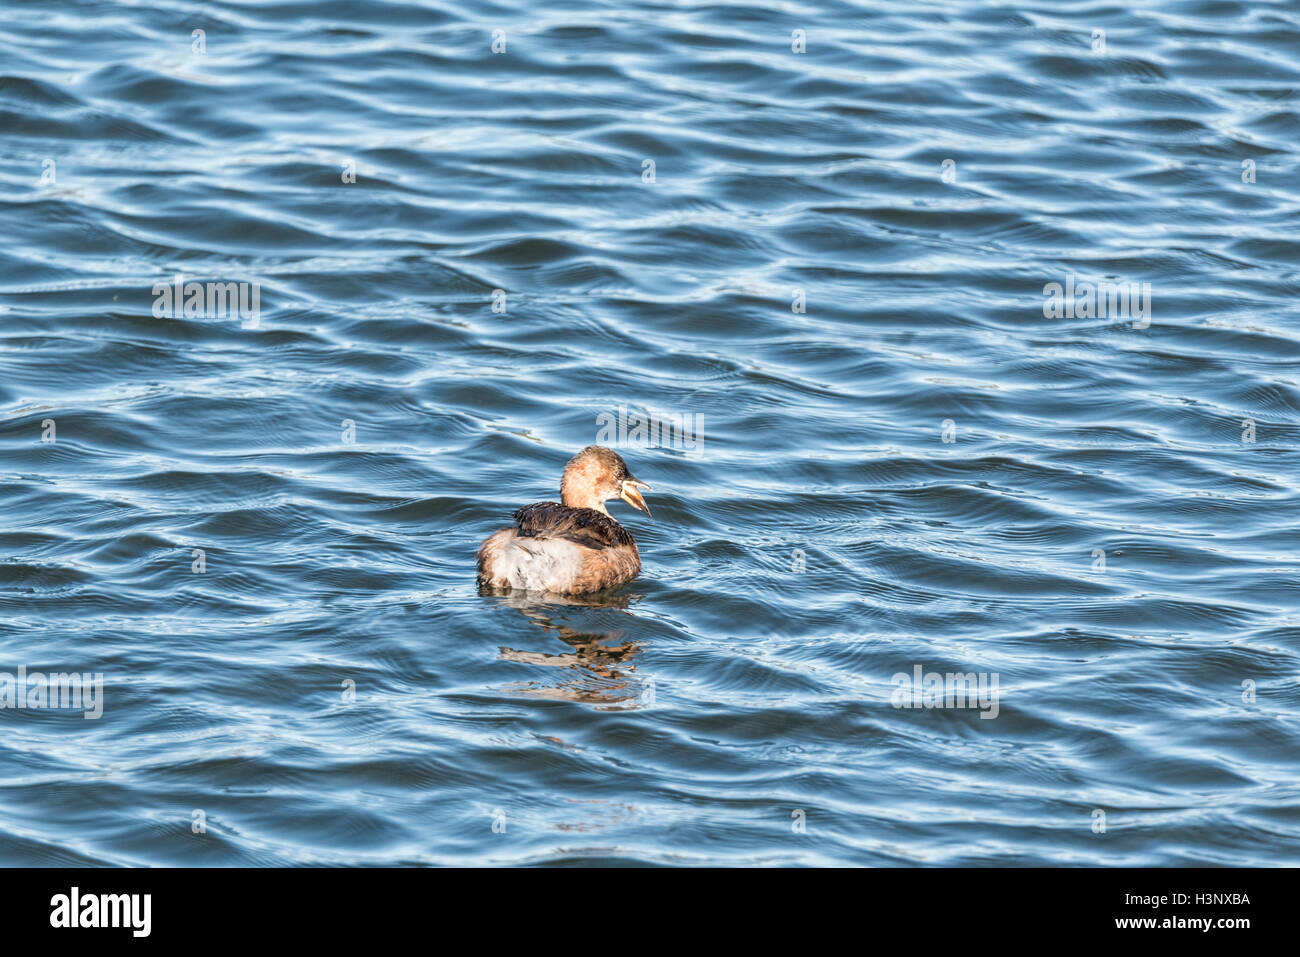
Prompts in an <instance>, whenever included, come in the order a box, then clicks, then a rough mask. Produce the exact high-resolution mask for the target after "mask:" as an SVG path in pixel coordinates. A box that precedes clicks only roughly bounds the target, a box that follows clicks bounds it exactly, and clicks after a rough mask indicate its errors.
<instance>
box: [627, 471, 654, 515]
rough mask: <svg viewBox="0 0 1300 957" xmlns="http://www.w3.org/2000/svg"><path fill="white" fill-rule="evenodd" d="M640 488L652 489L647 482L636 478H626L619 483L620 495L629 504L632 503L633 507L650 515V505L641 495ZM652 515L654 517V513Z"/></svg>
mask: <svg viewBox="0 0 1300 957" xmlns="http://www.w3.org/2000/svg"><path fill="white" fill-rule="evenodd" d="M640 489H645V490H646V491H647V492H648V491H650V486H649V485H646V484H645V482H641V481H638V480H637V479H634V478H628V479H624V480H623V481H622V482H621V483H620V484H619V487H618V497H619V498H621V499H622V500H623V501H625V502H627V504H629V505H631V506H632V507H633V508H639V509H641V511H643V512H645V513H646V514H647V515H650V506H649V505H647V504H646V503H645V499H643V498H642V497H641V492H640V491H639V490H640ZM650 517H651V518H654V516H653V515H650Z"/></svg>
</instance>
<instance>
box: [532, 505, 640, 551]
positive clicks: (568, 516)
mask: <svg viewBox="0 0 1300 957" xmlns="http://www.w3.org/2000/svg"><path fill="white" fill-rule="evenodd" d="M515 521H516V522H518V523H519V534H520V535H522V536H524V537H525V538H563V539H567V540H568V541H570V542H574V543H576V544H578V545H585V546H587V547H588V548H613V547H614V546H616V545H633V544H635V543H634V542H633V540H632V536H631V535H629V534H628V531H627V529H625V528H624V527H623V526H622V525H620V524H619V523H618V522H616V521H614V520H613V519H612V518H610V517H609V516H608V515H606V514H604V513H603V512H598V511H596V510H595V509H594V508H570V507H569V506H568V505H561V504H560V503H559V502H538V503H537V504H536V505H525V506H524V507H523V508H521V509H519V511H517V512H515Z"/></svg>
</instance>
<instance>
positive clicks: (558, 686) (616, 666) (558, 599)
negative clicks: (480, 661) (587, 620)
mask: <svg viewBox="0 0 1300 957" xmlns="http://www.w3.org/2000/svg"><path fill="white" fill-rule="evenodd" d="M481 591H482V594H484V595H494V596H495V597H496V598H497V600H498V601H499V602H500V603H501V604H503V605H507V606H509V607H511V608H513V609H515V610H516V611H518V612H519V613H520V614H521V615H523V616H524V617H525V618H527V619H528V620H529V621H531V622H532V623H533V624H535V625H537V626H538V627H539V628H541V629H542V631H543V632H544V633H546V634H547V635H548V636H550V635H554V636H556V637H558V638H559V639H560V640H561V641H563V642H564V643H565V644H567V645H568V646H569V647H570V649H571V650H569V651H564V652H547V651H531V650H524V649H517V648H507V647H502V648H501V660H502V661H510V662H514V663H516V664H522V665H540V666H544V667H548V668H559V669H562V671H561V674H560V678H559V680H558V681H556V682H544V681H537V680H532V681H522V682H516V683H513V684H510V685H507V686H505V687H504V688H503V689H502V690H503V691H507V692H509V693H511V694H519V695H525V696H528V697H533V698H552V699H556V700H562V701H576V702H579V703H581V704H589V705H594V706H596V707H597V708H598V709H600V710H615V709H617V710H636V709H639V708H645V707H648V706H649V705H651V704H653V702H654V679H653V678H652V677H649V676H645V675H640V674H637V668H636V661H635V659H636V657H637V656H638V655H640V654H641V651H642V645H641V644H640V643H638V642H636V641H625V640H623V639H624V635H625V632H624V630H623V629H615V630H610V631H584V630H582V629H581V628H575V627H573V625H571V624H568V623H566V622H565V621H562V620H560V616H561V615H583V614H584V612H585V611H586V610H593V611H599V610H601V609H613V610H616V611H618V612H621V613H623V614H626V615H627V616H628V617H629V618H631V619H633V620H634V621H635V620H636V616H635V615H633V614H632V613H631V611H630V610H629V608H630V607H631V606H632V605H634V604H635V603H637V602H639V601H640V600H641V598H642V597H643V596H642V595H639V594H633V595H629V594H626V593H622V594H617V595H608V596H589V595H587V596H579V595H552V594H547V593H537V592H520V591H512V592H510V593H508V594H505V595H496V594H495V593H494V592H492V591H490V590H488V589H482V590H481Z"/></svg>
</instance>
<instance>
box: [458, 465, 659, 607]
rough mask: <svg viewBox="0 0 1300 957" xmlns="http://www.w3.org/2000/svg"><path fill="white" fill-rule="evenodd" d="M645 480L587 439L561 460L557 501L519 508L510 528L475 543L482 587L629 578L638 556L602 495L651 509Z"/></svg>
mask: <svg viewBox="0 0 1300 957" xmlns="http://www.w3.org/2000/svg"><path fill="white" fill-rule="evenodd" d="M649 487H650V486H648V485H646V484H645V483H644V482H642V481H639V480H638V479H635V478H633V477H632V475H631V473H630V472H628V470H627V463H626V462H624V461H623V459H622V457H621V456H620V455H619V454H618V453H617V452H614V451H612V450H610V449H607V448H602V447H601V446H599V445H589V446H587V447H586V448H585V449H583V450H582V451H581V452H579V453H578V454H577V455H575V456H574V457H573V458H572V459H570V460H569V464H568V465H566V466H565V467H564V475H563V476H562V478H561V479H560V498H561V501H560V502H538V503H537V504H535V505H527V506H525V507H524V508H521V509H519V510H518V511H517V512H515V513H514V518H515V523H516V524H515V527H514V528H503V529H501V531H499V532H497V533H495V534H494V535H492V536H490V537H489V538H488V539H487V541H485V542H484V543H483V545H482V547H480V548H479V550H478V583H479V585H480V587H482V588H488V589H508V588H511V589H513V588H518V589H524V590H527V591H549V592H556V593H559V594H569V595H579V594H584V593H587V592H598V591H605V590H606V589H610V588H617V587H618V586H620V585H625V584H627V583H628V582H630V581H631V580H632V579H633V578H635V577H636V576H637V575H638V574H640V572H641V555H640V553H639V552H638V551H637V548H636V541H635V540H633V538H632V536H631V534H630V533H629V532H628V530H627V529H625V528H624V527H623V526H622V525H620V524H619V523H618V522H616V521H615V520H614V519H613V517H611V516H610V514H609V512H607V511H605V502H606V501H607V500H608V499H611V498H621V499H622V500H623V501H625V502H627V503H628V504H629V505H631V506H633V507H634V508H639V509H641V511H643V512H645V513H646V514H647V515H649V514H650V509H649V507H647V506H646V503H645V500H644V499H643V498H642V497H641V492H640V489H642V488H645V489H648V488H649Z"/></svg>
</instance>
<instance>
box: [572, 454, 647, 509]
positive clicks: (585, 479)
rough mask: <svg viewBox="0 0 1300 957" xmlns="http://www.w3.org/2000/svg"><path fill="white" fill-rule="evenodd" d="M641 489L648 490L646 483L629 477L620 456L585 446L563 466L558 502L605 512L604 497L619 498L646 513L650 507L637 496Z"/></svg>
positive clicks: (625, 464) (630, 475) (629, 473)
mask: <svg viewBox="0 0 1300 957" xmlns="http://www.w3.org/2000/svg"><path fill="white" fill-rule="evenodd" d="M641 489H646V490H647V491H649V489H650V486H649V485H646V484H645V482H642V481H641V480H639V479H635V478H633V477H632V473H631V472H629V471H628V470H627V463H626V462H624V461H623V457H622V456H621V455H619V454H618V453H617V452H615V451H614V450H613V449H607V448H604V447H603V446H600V445H589V446H587V447H586V448H585V449H583V450H582V451H581V452H579V453H578V454H577V455H575V456H574V457H573V458H571V459H569V464H568V465H566V466H565V467H564V476H563V477H562V478H561V479H560V501H562V502H563V503H564V504H565V505H568V506H570V507H571V508H594V509H595V510H596V511H598V512H605V502H606V501H607V500H608V499H611V498H621V499H622V500H623V501H625V502H627V504H629V505H631V506H632V507H633V508H639V509H641V511H643V512H645V513H646V514H647V515H649V514H650V507H649V506H648V505H646V503H645V499H643V498H642V497H641V491H640V490H641ZM605 514H606V515H608V514H609V512H605ZM651 517H653V516H651Z"/></svg>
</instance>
